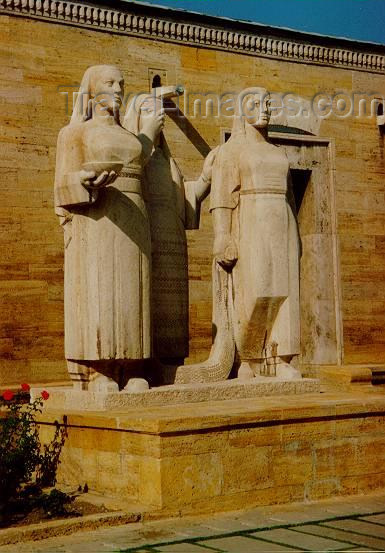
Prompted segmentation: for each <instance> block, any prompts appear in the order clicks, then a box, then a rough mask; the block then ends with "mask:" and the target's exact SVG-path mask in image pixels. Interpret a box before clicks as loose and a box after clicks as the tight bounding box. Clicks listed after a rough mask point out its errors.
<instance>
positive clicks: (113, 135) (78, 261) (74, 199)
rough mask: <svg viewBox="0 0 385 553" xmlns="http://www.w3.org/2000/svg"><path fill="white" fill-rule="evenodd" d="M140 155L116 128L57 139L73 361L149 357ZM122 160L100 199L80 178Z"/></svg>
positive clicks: (78, 128) (84, 128)
mask: <svg viewBox="0 0 385 553" xmlns="http://www.w3.org/2000/svg"><path fill="white" fill-rule="evenodd" d="M141 156H142V146H141V143H140V142H139V140H138V139H137V138H136V137H135V136H134V135H133V134H131V133H129V132H127V131H125V130H124V129H122V128H121V127H118V126H111V127H105V126H100V125H97V124H94V123H93V121H88V122H87V123H82V124H79V125H70V126H68V127H66V128H64V129H63V130H62V132H61V134H60V136H59V143H58V159H57V173H56V181H55V200H56V202H55V203H56V207H57V213H58V215H60V216H61V217H62V218H63V223H64V232H65V355H66V358H67V359H72V360H89V361H92V360H108V359H142V358H148V357H150V349H151V339H150V330H151V327H150V263H151V241H150V229H149V222H148V217H147V211H146V207H145V204H144V201H143V197H142V191H141V181H140V177H141V171H142V158H141ZM117 159H120V160H122V161H123V162H124V167H123V170H122V171H121V173H120V176H119V177H118V178H117V179H116V180H115V181H114V182H113V183H112V184H110V185H108V186H106V187H104V188H101V189H99V191H98V192H96V193H95V192H92V194H89V193H88V191H87V190H85V188H84V187H83V186H82V185H81V184H79V180H78V178H77V179H76V178H75V177H76V174H77V172H78V171H80V170H81V169H82V164H83V163H84V162H85V161H103V160H117ZM71 175H75V177H72V176H71ZM63 197H64V199H63ZM63 208H64V209H63Z"/></svg>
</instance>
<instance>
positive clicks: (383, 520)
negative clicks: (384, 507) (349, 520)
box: [360, 513, 385, 526]
mask: <svg viewBox="0 0 385 553" xmlns="http://www.w3.org/2000/svg"><path fill="white" fill-rule="evenodd" d="M360 520H365V521H367V522H375V523H376V524H383V525H384V526H385V513H382V514H381V515H372V516H370V517H360Z"/></svg>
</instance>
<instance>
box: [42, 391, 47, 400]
mask: <svg viewBox="0 0 385 553" xmlns="http://www.w3.org/2000/svg"><path fill="white" fill-rule="evenodd" d="M41 397H42V398H43V399H44V401H46V400H47V399H48V398H49V393H48V392H47V390H43V391H42V393H41Z"/></svg>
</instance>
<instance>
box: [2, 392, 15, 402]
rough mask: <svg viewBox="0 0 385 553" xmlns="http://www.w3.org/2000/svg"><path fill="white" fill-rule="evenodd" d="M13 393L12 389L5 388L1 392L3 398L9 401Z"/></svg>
mask: <svg viewBox="0 0 385 553" xmlns="http://www.w3.org/2000/svg"><path fill="white" fill-rule="evenodd" d="M14 395H15V394H14V393H13V392H12V390H5V392H3V399H5V401H11V399H13V397H14Z"/></svg>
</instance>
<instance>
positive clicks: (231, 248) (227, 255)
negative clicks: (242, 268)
mask: <svg viewBox="0 0 385 553" xmlns="http://www.w3.org/2000/svg"><path fill="white" fill-rule="evenodd" d="M214 258H215V261H216V262H217V263H218V265H220V266H221V267H223V268H224V269H226V270H229V269H232V268H233V267H234V265H235V264H236V262H237V260H238V249H237V246H236V244H235V242H234V240H232V238H231V237H230V236H229V235H227V234H224V235H222V236H220V237H219V238H218V239H215V241H214Z"/></svg>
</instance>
